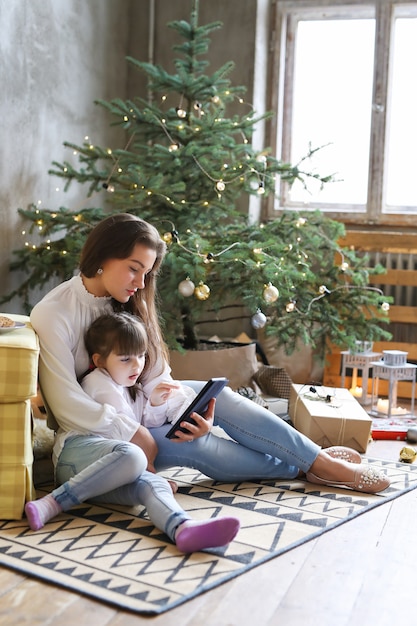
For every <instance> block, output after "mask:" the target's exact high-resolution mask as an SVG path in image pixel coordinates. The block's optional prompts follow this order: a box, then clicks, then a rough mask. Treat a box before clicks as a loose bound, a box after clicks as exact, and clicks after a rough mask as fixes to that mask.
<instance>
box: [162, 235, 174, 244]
mask: <svg viewBox="0 0 417 626" xmlns="http://www.w3.org/2000/svg"><path fill="white" fill-rule="evenodd" d="M162 239H163V240H164V241H165V243H172V233H164V236H163V237H162Z"/></svg>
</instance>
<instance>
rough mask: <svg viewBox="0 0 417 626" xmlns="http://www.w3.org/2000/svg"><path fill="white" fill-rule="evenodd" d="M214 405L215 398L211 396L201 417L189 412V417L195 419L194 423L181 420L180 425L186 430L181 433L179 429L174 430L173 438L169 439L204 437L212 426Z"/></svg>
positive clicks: (192, 439) (183, 439)
mask: <svg viewBox="0 0 417 626" xmlns="http://www.w3.org/2000/svg"><path fill="white" fill-rule="evenodd" d="M215 405H216V399H215V398H212V399H211V400H210V402H209V403H208V406H207V410H206V411H205V413H204V416H203V417H202V416H201V415H199V414H198V413H191V417H192V418H193V420H194V421H195V424H190V422H181V424H180V426H182V427H183V428H186V429H187V431H188V432H186V433H183V432H182V431H181V430H176V431H175V438H173V439H172V440H171V441H179V442H183V441H194V439H197V438H198V437H204V436H205V435H208V433H209V432H210V430H211V429H212V426H213V421H214V407H215Z"/></svg>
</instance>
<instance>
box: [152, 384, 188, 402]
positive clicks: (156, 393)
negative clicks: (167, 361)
mask: <svg viewBox="0 0 417 626" xmlns="http://www.w3.org/2000/svg"><path fill="white" fill-rule="evenodd" d="M180 387H181V385H180V384H179V383H177V382H173V381H170V380H166V381H162V382H161V383H159V384H158V385H156V387H155V388H154V389H152V392H151V395H150V396H149V400H150V402H151V405H152V406H160V405H161V404H164V403H165V402H166V401H167V400H168V398H169V397H170V396H171V395H172V394H173V393H175V391H176V390H177V389H179V388H180Z"/></svg>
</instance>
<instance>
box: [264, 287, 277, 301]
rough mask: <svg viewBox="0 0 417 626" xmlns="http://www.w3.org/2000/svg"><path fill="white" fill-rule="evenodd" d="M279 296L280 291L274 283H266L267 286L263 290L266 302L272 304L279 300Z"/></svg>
mask: <svg viewBox="0 0 417 626" xmlns="http://www.w3.org/2000/svg"><path fill="white" fill-rule="evenodd" d="M278 296H279V291H278V289H277V288H276V287H275V286H274V285H273V284H272V283H268V284H267V285H265V288H264V291H263V298H264V300H265V302H267V303H268V304H271V303H272V302H276V301H277V300H278Z"/></svg>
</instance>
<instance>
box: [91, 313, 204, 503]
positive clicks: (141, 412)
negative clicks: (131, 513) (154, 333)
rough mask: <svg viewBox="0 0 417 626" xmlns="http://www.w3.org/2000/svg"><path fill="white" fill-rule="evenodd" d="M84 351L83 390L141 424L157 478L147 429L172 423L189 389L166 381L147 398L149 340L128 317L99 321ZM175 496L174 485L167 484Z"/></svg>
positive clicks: (111, 316)
mask: <svg viewBox="0 0 417 626" xmlns="http://www.w3.org/2000/svg"><path fill="white" fill-rule="evenodd" d="M85 345H86V348H87V352H88V354H89V357H90V359H91V366H92V369H91V370H89V371H88V372H87V373H86V375H85V376H83V377H82V378H81V381H80V382H81V386H82V388H83V389H84V391H85V392H86V393H88V395H89V396H91V397H92V398H93V399H94V400H96V401H97V402H99V403H100V404H110V405H111V406H113V407H114V408H115V409H116V411H117V412H118V413H124V414H126V415H129V416H130V417H132V419H135V420H136V421H137V422H138V424H142V435H143V437H145V436H146V435H145V432H146V433H148V434H149V439H148V440H147V441H146V442H145V443H146V447H145V446H144V444H142V449H143V451H144V452H145V455H146V457H147V460H148V466H147V469H148V471H150V472H154V473H155V468H154V465H153V464H154V461H155V457H156V453H157V445H156V442H155V440H154V438H153V437H152V435H151V434H150V433H149V431H148V430H147V428H146V427H149V426H157V425H160V424H164V423H166V422H172V421H174V420H175V419H177V417H178V416H179V415H180V414H181V413H182V412H183V411H184V410H185V408H186V407H187V406H188V405H189V404H190V402H191V400H192V399H193V398H194V397H195V395H196V394H195V392H194V391H193V390H192V389H191V388H190V387H185V386H184V385H181V383H179V382H175V381H172V380H167V381H163V382H160V383H158V384H157V385H156V387H154V389H153V390H152V392H151V394H150V396H149V398H147V397H146V395H145V394H144V392H143V389H142V385H141V382H140V381H141V379H142V378H143V376H144V375H145V374H146V372H147V370H148V369H149V360H148V359H147V350H148V338H147V336H146V330H145V327H144V325H143V324H142V322H140V321H139V320H138V319H137V317H134V316H133V315H131V314H129V313H111V314H110V313H109V314H105V315H101V316H100V317H98V318H97V319H96V320H94V322H93V323H92V324H91V326H90V328H89V329H88V330H87V332H86V334H85ZM168 482H169V483H170V485H171V487H172V489H173V491H174V492H175V491H176V484H175V483H174V482H173V481H168Z"/></svg>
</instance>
